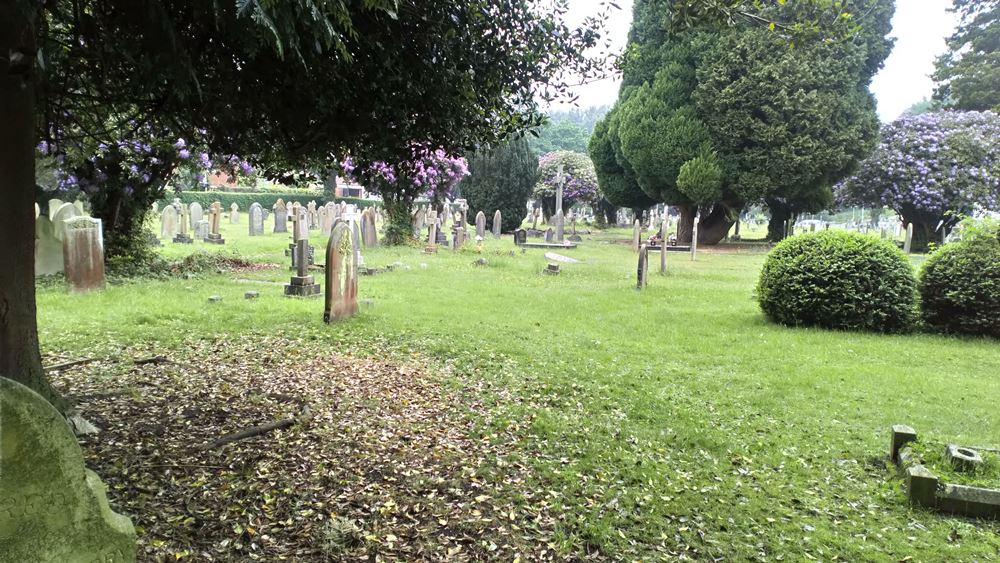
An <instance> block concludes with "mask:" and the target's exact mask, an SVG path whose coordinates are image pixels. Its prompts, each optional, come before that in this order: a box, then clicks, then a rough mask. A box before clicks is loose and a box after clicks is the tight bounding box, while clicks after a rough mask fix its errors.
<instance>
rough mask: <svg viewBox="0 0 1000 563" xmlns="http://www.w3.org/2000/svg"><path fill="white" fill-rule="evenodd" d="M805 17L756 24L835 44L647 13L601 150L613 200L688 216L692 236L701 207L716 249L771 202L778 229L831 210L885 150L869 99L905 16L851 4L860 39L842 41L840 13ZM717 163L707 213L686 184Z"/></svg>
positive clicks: (653, 4) (782, 12)
mask: <svg viewBox="0 0 1000 563" xmlns="http://www.w3.org/2000/svg"><path fill="white" fill-rule="evenodd" d="M792 4H793V3H787V4H786V3H779V4H775V5H767V6H766V7H765V8H762V9H760V10H759V11H757V12H755V13H756V14H757V15H759V16H760V17H766V18H769V21H785V22H798V21H814V22H819V24H821V28H820V29H819V31H824V30H825V31H826V32H829V33H827V34H826V35H824V36H823V37H818V36H815V35H808V34H807V35H804V36H798V35H797V36H795V38H790V37H789V35H788V34H787V33H782V32H781V30H776V29H775V28H774V27H772V26H763V25H755V24H753V23H750V22H742V21H734V22H732V25H725V26H720V25H719V23H718V22H715V21H713V19H712V18H711V17H707V16H706V17H703V18H699V19H697V20H696V21H695V23H694V24H693V25H692V26H690V27H683V28H677V27H676V26H673V24H672V23H671V21H672V20H671V18H673V17H674V16H675V15H676V13H677V11H676V10H677V5H676V3H674V2H670V1H669V0H639V1H637V2H636V4H635V7H634V21H633V25H632V29H631V31H630V35H629V37H630V41H631V45H630V47H629V51H628V53H627V57H626V60H625V67H624V80H623V84H622V88H621V92H620V94H619V101H618V104H617V105H616V106H615V107H614V108H613V109H612V112H611V114H609V116H608V117H606V123H605V124H604V125H603V126H600V127H598V129H597V130H596V131H595V136H594V137H595V138H594V139H593V140H592V142H591V145H590V147H591V153H592V156H593V158H594V161H595V164H596V166H597V170H598V175H599V177H600V179H601V185H602V188H604V187H605V186H608V187H610V189H606V190H605V191H609V192H610V193H612V194H615V193H620V194H622V195H625V194H627V195H628V196H629V197H632V198H637V195H638V194H636V193H635V189H636V188H638V189H640V190H641V191H642V192H643V194H644V195H645V196H646V197H648V198H649V199H651V200H652V201H654V202H664V203H667V204H669V205H673V206H678V207H680V208H681V211H682V218H685V219H683V220H682V227H684V225H683V223H685V222H686V221H690V220H691V219H692V218H693V215H694V213H695V212H696V207H699V206H703V207H708V208H710V211H711V212H710V213H709V214H707V215H705V216H703V225H702V229H701V230H700V238H701V239H702V240H703V242H716V241H718V240H719V239H720V238H721V237H722V236H724V235H725V232H726V231H727V230H728V226H729V225H731V224H732V221H733V220H734V218H735V213H734V212H735V211H736V210H738V209H740V208H742V207H743V206H744V205H748V204H756V203H760V202H764V203H767V204H768V206H769V207H770V208H771V211H772V216H774V217H775V218H776V222H784V219H787V218H788V217H789V216H790V215H791V214H793V213H798V212H802V211H808V210H818V209H819V208H821V207H823V206H825V205H827V204H828V203H829V202H830V201H831V186H832V184H833V183H834V182H835V181H837V180H839V179H840V178H841V177H843V176H844V175H845V174H847V173H849V172H851V170H852V168H853V167H854V166H855V165H856V163H857V162H858V160H860V159H861V158H863V157H864V156H865V155H866V154H867V153H868V152H869V151H870V150H871V149H872V148H873V147H874V143H875V139H876V135H877V131H878V121H877V118H876V116H875V104H874V99H873V97H872V95H871V94H870V93H869V92H868V88H867V87H868V84H869V82H870V80H871V78H872V76H873V75H874V73H875V72H877V70H878V69H879V68H880V67H881V64H882V61H883V60H884V59H885V57H886V56H887V55H888V53H889V49H890V47H891V41H890V40H888V39H886V37H885V35H886V33H887V32H888V30H889V20H890V18H891V16H892V12H893V9H892V3H891V2H888V1H887V0H868V1H866V2H854V3H851V5H852V7H853V8H854V9H855V11H858V12H860V13H862V14H863V15H864V16H863V18H859V19H860V20H862V21H858V22H855V23H858V24H859V27H857V28H856V33H855V34H853V35H851V36H849V37H848V36H841V35H839V34H840V31H839V29H840V26H841V23H842V22H841V20H842V19H843V18H841V19H834V20H831V21H828V18H827V16H828V15H829V14H828V11H827V8H828V7H824V6H821V5H815V4H814V3H808V2H806V3H794V5H792ZM751 20H753V18H751ZM758 23H759V22H758ZM822 26H826V27H822ZM711 152H714V153H715V154H717V156H718V160H719V167H720V169H721V172H722V181H721V182H722V187H721V190H720V191H719V192H718V193H719V197H718V199H717V200H716V201H715V202H710V203H714V204H715V205H714V206H713V205H711V204H698V205H695V204H696V202H695V201H693V200H692V199H691V198H690V197H689V196H688V195H687V194H686V193H685V192H684V191H683V190H680V189H679V188H678V176H679V174H680V171H681V168H682V167H683V166H684V165H685V164H686V163H688V162H689V161H691V160H693V159H695V158H698V157H699V155H702V154H708V153H711ZM612 155H613V157H614V158H613V159H611V158H610V157H611V156H612ZM690 170H691V169H689V172H690ZM609 199H610V197H609ZM622 199H624V198H622ZM612 201H614V200H612ZM684 231H686V232H684ZM689 232H690V231H688V230H687V229H686V227H685V228H684V229H683V231H682V232H681V233H679V235H680V236H681V237H682V238H683V237H684V236H685V235H687V236H690V235H689ZM774 235H775V236H774V238H780V237H781V236H783V232H781V233H779V232H775V233H774Z"/></svg>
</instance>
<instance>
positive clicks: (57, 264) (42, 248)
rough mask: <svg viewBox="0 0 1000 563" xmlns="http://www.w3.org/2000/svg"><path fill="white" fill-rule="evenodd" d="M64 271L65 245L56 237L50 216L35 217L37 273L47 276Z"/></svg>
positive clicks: (37, 274)
mask: <svg viewBox="0 0 1000 563" xmlns="http://www.w3.org/2000/svg"><path fill="white" fill-rule="evenodd" d="M61 271H63V245H62V241H60V240H59V239H57V238H56V234H55V227H54V226H53V225H52V221H50V220H49V218H48V217H46V216H44V215H41V216H39V217H38V218H37V219H35V275H36V276H47V275H50V274H58V273H59V272H61Z"/></svg>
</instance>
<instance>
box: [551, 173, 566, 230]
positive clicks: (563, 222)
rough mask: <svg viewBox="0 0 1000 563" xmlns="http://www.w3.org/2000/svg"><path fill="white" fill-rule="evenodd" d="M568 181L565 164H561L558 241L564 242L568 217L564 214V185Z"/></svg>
mask: <svg viewBox="0 0 1000 563" xmlns="http://www.w3.org/2000/svg"><path fill="white" fill-rule="evenodd" d="M565 183H566V172H565V170H564V168H563V165H561V164H560V165H559V171H558V172H557V173H556V214H555V217H554V218H555V223H556V235H555V236H556V242H563V235H564V233H565V230H566V217H565V216H564V215H563V186H564V185H565Z"/></svg>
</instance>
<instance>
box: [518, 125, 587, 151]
mask: <svg viewBox="0 0 1000 563" xmlns="http://www.w3.org/2000/svg"><path fill="white" fill-rule="evenodd" d="M589 137H590V133H589V132H588V131H587V130H586V129H584V128H583V127H581V126H579V125H577V124H576V123H574V122H572V121H570V120H568V119H559V120H553V121H549V122H546V123H545V125H542V127H541V128H540V129H539V131H538V137H532V138H531V141H530V145H531V150H532V151H533V152H535V153H538V154H545V153H547V152H552V151H575V152H585V151H586V150H587V141H588V140H589Z"/></svg>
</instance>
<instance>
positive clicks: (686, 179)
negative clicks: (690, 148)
mask: <svg viewBox="0 0 1000 563" xmlns="http://www.w3.org/2000/svg"><path fill="white" fill-rule="evenodd" d="M677 189H678V191H680V192H681V193H683V194H684V195H685V196H687V198H688V199H690V200H691V201H692V202H694V203H695V204H696V205H699V206H704V205H709V204H711V203H713V202H716V201H719V199H720V198H721V197H722V169H721V168H719V157H718V155H716V154H715V152H713V151H709V150H704V151H702V153H701V154H699V155H698V156H696V157H694V158H692V159H691V160H689V161H687V162H685V163H684V165H683V166H681V170H680V173H679V174H678V175H677Z"/></svg>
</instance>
